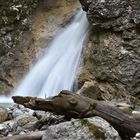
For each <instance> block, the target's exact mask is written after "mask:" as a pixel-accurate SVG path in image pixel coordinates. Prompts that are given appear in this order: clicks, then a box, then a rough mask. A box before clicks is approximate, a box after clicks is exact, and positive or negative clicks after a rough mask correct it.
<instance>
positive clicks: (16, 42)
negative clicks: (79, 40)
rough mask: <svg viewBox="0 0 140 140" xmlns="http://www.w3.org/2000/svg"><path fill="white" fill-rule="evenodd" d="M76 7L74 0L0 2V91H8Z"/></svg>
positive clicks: (67, 20)
mask: <svg viewBox="0 0 140 140" xmlns="http://www.w3.org/2000/svg"><path fill="white" fill-rule="evenodd" d="M79 7H80V3H79V1H78V0H61V1H59V0H39V1H38V0H7V1H4V0H2V1H1V4H0V16H1V19H0V38H1V39H0V94H8V93H9V91H11V90H12V89H13V88H14V87H15V86H16V85H17V82H18V81H20V79H22V77H23V75H24V74H25V73H26V72H27V71H28V70H29V69H30V66H31V65H32V63H33V62H34V60H35V59H36V58H37V57H38V56H40V55H41V54H40V53H37V52H41V50H42V48H44V47H46V46H47V43H49V41H50V40H52V38H53V37H54V36H55V35H56V34H57V33H58V31H59V30H60V29H62V28H63V27H64V26H65V24H67V23H68V22H69V21H70V19H71V17H72V16H73V15H75V13H76V10H77V8H79Z"/></svg>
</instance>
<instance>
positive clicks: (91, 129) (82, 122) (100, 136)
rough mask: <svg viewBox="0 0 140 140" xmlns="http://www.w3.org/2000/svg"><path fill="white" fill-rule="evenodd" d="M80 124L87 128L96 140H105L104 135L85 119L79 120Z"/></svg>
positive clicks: (98, 128)
mask: <svg viewBox="0 0 140 140" xmlns="http://www.w3.org/2000/svg"><path fill="white" fill-rule="evenodd" d="M81 124H82V125H84V126H86V127H88V128H89V131H90V132H92V133H93V134H94V136H95V138H96V139H102V140H105V135H104V133H103V132H102V131H101V128H100V127H98V126H96V125H94V124H91V123H90V122H89V121H88V120H86V119H82V120H81Z"/></svg>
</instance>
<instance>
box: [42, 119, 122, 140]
mask: <svg viewBox="0 0 140 140" xmlns="http://www.w3.org/2000/svg"><path fill="white" fill-rule="evenodd" d="M62 139H63V140H97V139H98V140H103V139H104V140H111V139H113V140H121V139H120V137H119V135H118V133H117V131H116V130H115V129H114V128H113V127H111V126H110V124H109V123H107V122H106V121H105V120H103V119H102V118H100V117H93V118H88V119H84V120H72V121H70V122H64V123H60V124H58V125H54V126H49V127H48V129H47V130H46V132H45V134H44V136H43V138H42V140H62Z"/></svg>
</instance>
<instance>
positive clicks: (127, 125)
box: [12, 91, 140, 137]
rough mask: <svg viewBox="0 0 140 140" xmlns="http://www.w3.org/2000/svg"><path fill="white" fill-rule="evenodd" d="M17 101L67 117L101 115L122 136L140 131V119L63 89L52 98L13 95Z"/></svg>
mask: <svg viewBox="0 0 140 140" xmlns="http://www.w3.org/2000/svg"><path fill="white" fill-rule="evenodd" d="M12 98H13V100H14V102H15V103H18V104H21V105H24V106H25V107H27V108H30V109H33V110H43V111H50V112H53V113H55V114H58V115H65V116H66V117H67V118H72V117H73V118H85V117H91V116H100V117H102V118H103V119H105V120H106V121H108V122H109V123H110V124H111V125H112V126H113V127H114V128H115V129H116V130H117V131H118V132H119V134H120V136H121V137H133V136H135V134H136V133H138V132H140V121H137V120H135V119H133V118H130V117H129V116H127V115H126V114H124V113H123V112H122V111H120V110H119V109H117V108H115V107H112V106H109V105H108V104H106V103H103V102H101V101H96V100H92V99H89V98H87V97H85V96H82V95H77V94H72V93H71V94H69V93H67V92H66V91H62V92H61V93H60V94H59V95H58V96H55V97H51V98H46V99H42V98H37V97H22V96H13V97H12Z"/></svg>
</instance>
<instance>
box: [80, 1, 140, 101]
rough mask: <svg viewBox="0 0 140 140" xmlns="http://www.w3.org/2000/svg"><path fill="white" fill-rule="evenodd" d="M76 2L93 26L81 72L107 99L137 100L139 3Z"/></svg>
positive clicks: (138, 82)
mask: <svg viewBox="0 0 140 140" xmlns="http://www.w3.org/2000/svg"><path fill="white" fill-rule="evenodd" d="M80 1H81V4H82V5H83V8H84V10H86V11H87V17H88V20H89V22H90V23H91V25H92V27H93V32H92V33H91V35H90V39H89V42H88V45H87V47H86V48H85V50H84V69H86V70H87V71H88V73H90V74H92V75H93V77H95V79H94V81H96V82H97V83H98V87H99V89H100V91H101V92H102V94H110V100H111V99H113V98H114V97H115V98H122V97H126V96H128V95H133V96H137V97H140V96H139V94H140V39H139V38H140V30H139V27H140V8H139V7H140V1H139V0H129V1H128V0H80ZM104 97H106V96H104Z"/></svg>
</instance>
